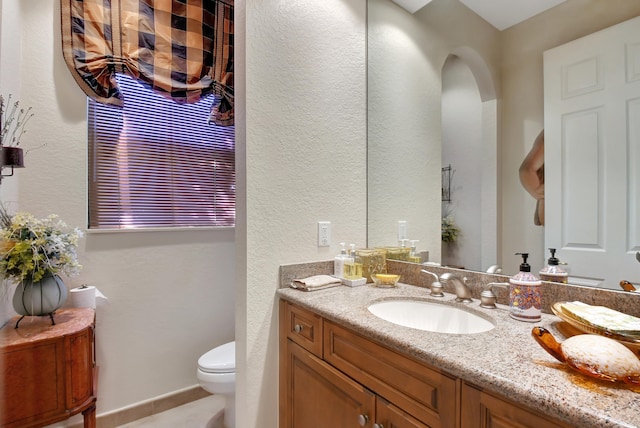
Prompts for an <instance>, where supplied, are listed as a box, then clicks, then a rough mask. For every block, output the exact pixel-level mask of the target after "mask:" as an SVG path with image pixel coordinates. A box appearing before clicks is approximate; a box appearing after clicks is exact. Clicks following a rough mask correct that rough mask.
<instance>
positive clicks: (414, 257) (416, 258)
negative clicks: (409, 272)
mask: <svg viewBox="0 0 640 428" xmlns="http://www.w3.org/2000/svg"><path fill="white" fill-rule="evenodd" d="M409 242H411V252H410V253H409V261H410V262H411V263H422V256H421V255H420V253H418V250H417V249H416V246H417V244H418V242H420V241H419V240H417V239H412V240H411V241H409Z"/></svg>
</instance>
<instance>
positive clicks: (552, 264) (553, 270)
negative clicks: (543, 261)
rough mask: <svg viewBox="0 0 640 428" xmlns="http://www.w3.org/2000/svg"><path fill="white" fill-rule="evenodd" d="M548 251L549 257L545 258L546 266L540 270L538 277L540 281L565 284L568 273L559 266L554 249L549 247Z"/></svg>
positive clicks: (567, 279)
mask: <svg viewBox="0 0 640 428" xmlns="http://www.w3.org/2000/svg"><path fill="white" fill-rule="evenodd" d="M549 251H550V252H551V257H549V259H548V260H547V266H545V267H544V268H543V269H542V270H541V271H540V279H541V280H542V281H551V282H559V283H561V284H566V283H567V282H568V281H569V274H568V273H567V271H566V270H564V268H562V267H560V266H559V265H560V260H558V259H557V258H556V249H555V248H549Z"/></svg>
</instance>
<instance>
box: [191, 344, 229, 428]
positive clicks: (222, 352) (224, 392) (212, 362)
mask: <svg viewBox="0 0 640 428" xmlns="http://www.w3.org/2000/svg"><path fill="white" fill-rule="evenodd" d="M198 382H200V386H201V387H202V389H204V390H205V391H208V392H210V393H212V394H217V395H221V396H222V397H224V401H225V405H224V427H225V428H235V425H236V411H235V407H236V406H235V402H236V396H235V392H236V342H235V341H234V342H229V343H225V344H224V345H220V346H218V347H216V348H213V349H212V350H210V351H209V352H207V353H205V354H204V355H202V356H201V357H200V358H199V359H198Z"/></svg>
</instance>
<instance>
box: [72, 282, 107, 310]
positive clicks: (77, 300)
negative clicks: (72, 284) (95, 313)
mask: <svg viewBox="0 0 640 428" xmlns="http://www.w3.org/2000/svg"><path fill="white" fill-rule="evenodd" d="M70 292H71V305H72V306H73V307H74V308H95V307H96V304H98V305H101V304H104V303H106V302H107V300H108V299H107V298H106V297H105V295H104V294H102V293H101V292H100V290H98V289H97V288H96V287H94V286H92V285H83V286H81V287H77V288H72V289H71V290H70Z"/></svg>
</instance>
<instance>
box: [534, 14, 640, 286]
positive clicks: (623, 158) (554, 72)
mask: <svg viewBox="0 0 640 428" xmlns="http://www.w3.org/2000/svg"><path fill="white" fill-rule="evenodd" d="M544 79H545V80H544V88H545V89H544V97H545V101H544V103H545V211H546V212H545V245H546V247H548V248H556V249H558V254H559V257H560V259H561V260H563V261H566V262H568V263H569V267H570V282H572V283H577V284H584V285H592V286H599V287H606V288H612V289H619V288H620V287H619V282H620V280H622V279H626V280H629V281H631V282H633V283H635V284H640V265H639V264H638V262H637V261H636V259H635V253H636V252H637V251H640V186H639V184H638V181H639V180H640V175H639V173H638V168H640V17H638V18H634V19H631V20H629V21H626V22H623V23H621V24H618V25H615V26H613V27H610V28H608V29H605V30H602V31H599V32H597V33H594V34H592V35H589V36H586V37H583V38H580V39H578V40H574V41H573V42H569V43H567V44H564V45H562V46H559V47H557V48H554V49H551V50H548V51H546V52H545V53H544Z"/></svg>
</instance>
